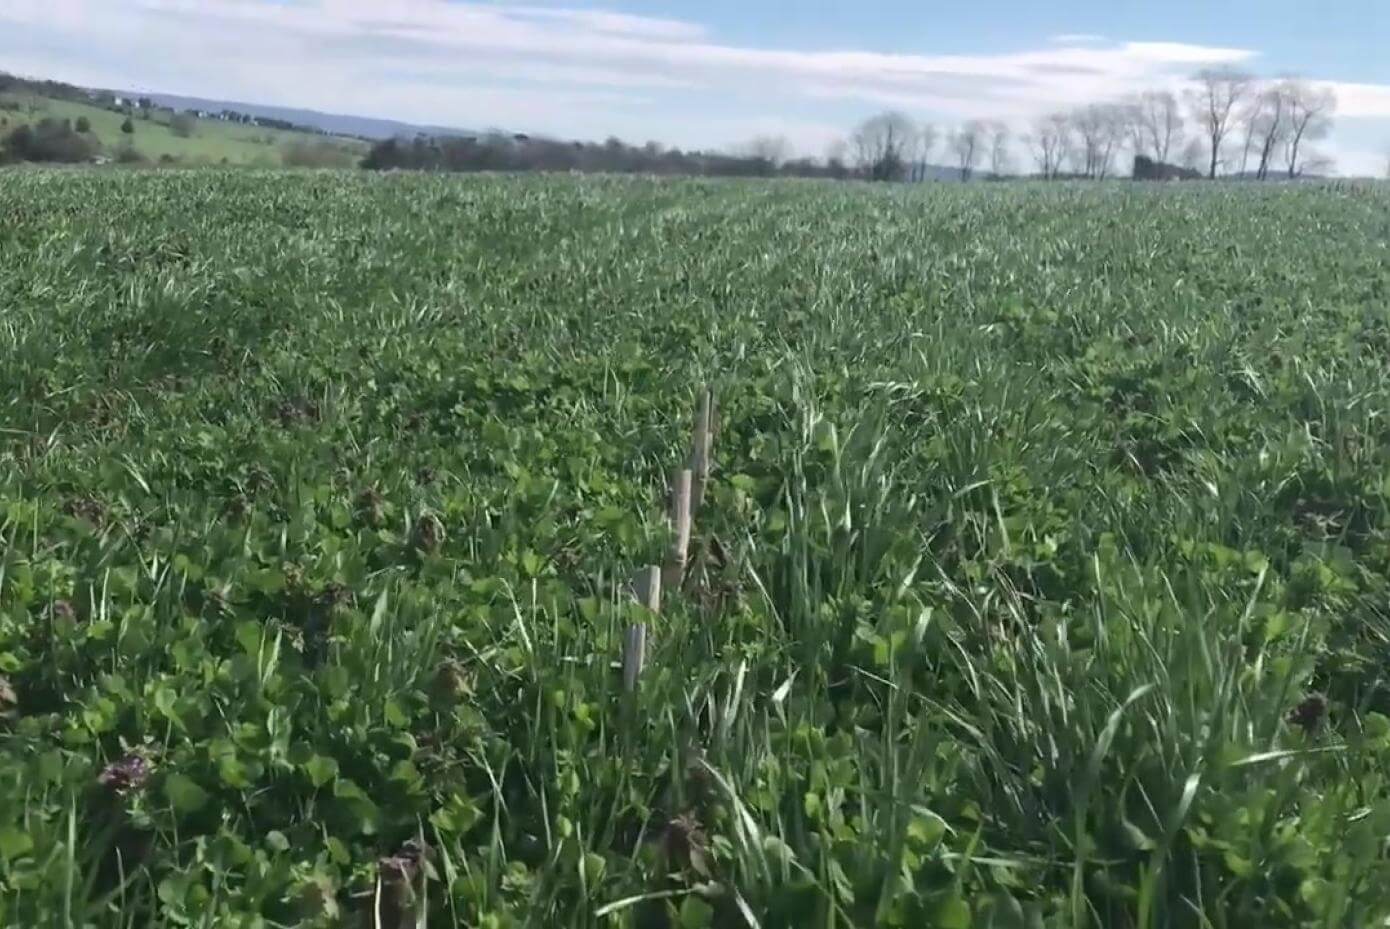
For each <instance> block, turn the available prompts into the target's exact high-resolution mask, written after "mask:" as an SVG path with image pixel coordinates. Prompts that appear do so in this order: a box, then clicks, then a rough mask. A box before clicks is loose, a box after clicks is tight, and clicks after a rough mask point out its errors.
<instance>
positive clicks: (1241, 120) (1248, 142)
mask: <svg viewBox="0 0 1390 929" xmlns="http://www.w3.org/2000/svg"><path fill="white" fill-rule="evenodd" d="M1263 96H1264V93H1263V92H1262V91H1258V92H1255V93H1254V94H1253V95H1251V96H1250V97H1249V98H1248V99H1247V100H1246V101H1245V103H1244V104H1242V105H1241V106H1239V107H1238V108H1237V109H1236V111H1235V112H1234V113H1233V114H1231V123H1232V127H1233V128H1234V127H1236V126H1241V127H1244V129H1245V132H1244V134H1243V141H1242V143H1241V147H1240V170H1239V171H1237V172H1236V173H1237V174H1239V175H1242V176H1244V175H1245V173H1246V172H1247V171H1248V170H1249V168H1250V153H1251V152H1252V151H1254V150H1255V137H1256V136H1257V135H1258V134H1259V124H1260V109H1261V102H1262V98H1263Z"/></svg>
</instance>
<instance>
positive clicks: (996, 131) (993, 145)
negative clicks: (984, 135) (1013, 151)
mask: <svg viewBox="0 0 1390 929" xmlns="http://www.w3.org/2000/svg"><path fill="white" fill-rule="evenodd" d="M988 131H989V173H990V174H992V175H993V176H995V177H1003V176H1004V175H1005V174H1007V173H1008V171H1009V127H1008V126H1007V125H1006V124H1004V123H1001V122H992V123H990V124H989V128H988Z"/></svg>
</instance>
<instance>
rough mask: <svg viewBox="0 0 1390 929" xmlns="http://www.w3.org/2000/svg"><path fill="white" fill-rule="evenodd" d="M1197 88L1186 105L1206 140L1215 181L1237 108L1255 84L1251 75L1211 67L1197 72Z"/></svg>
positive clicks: (1191, 92) (1192, 91)
mask: <svg viewBox="0 0 1390 929" xmlns="http://www.w3.org/2000/svg"><path fill="white" fill-rule="evenodd" d="M1195 80H1196V84H1197V86H1196V87H1193V88H1191V89H1189V90H1188V91H1187V105H1188V108H1189V109H1190V110H1191V112H1192V120H1193V122H1195V123H1196V124H1197V125H1198V127H1200V129H1201V131H1202V134H1203V135H1204V136H1205V137H1206V141H1207V144H1208V152H1209V154H1210V162H1209V164H1208V168H1207V177H1209V178H1211V179H1212V180H1215V179H1216V167H1217V165H1218V164H1220V163H1221V145H1222V143H1223V142H1225V140H1226V135H1227V133H1229V132H1230V130H1231V124H1232V121H1233V120H1232V117H1233V116H1234V114H1235V113H1236V110H1237V107H1239V105H1240V104H1241V102H1242V101H1244V100H1245V99H1246V98H1247V97H1248V96H1249V95H1250V88H1251V85H1252V83H1253V81H1252V78H1251V77H1250V75H1249V74H1246V73H1245V72H1244V71H1237V70H1235V69H1234V68H1209V69H1207V70H1205V71H1200V72H1198V73H1197V76H1196V78H1195Z"/></svg>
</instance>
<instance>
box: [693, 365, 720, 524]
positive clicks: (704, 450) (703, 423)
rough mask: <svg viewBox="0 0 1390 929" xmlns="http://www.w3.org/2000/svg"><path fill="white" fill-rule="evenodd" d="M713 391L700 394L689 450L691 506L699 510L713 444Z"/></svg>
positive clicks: (703, 496)
mask: <svg viewBox="0 0 1390 929" xmlns="http://www.w3.org/2000/svg"><path fill="white" fill-rule="evenodd" d="M713 426H714V391H712V390H710V389H709V388H708V387H706V388H705V389H704V390H703V391H702V392H701V393H700V407H699V410H698V411H697V412H696V414H695V438H694V441H693V443H692V447H691V450H690V470H691V471H693V472H694V475H695V483H694V488H693V494H692V497H693V499H692V506H693V508H694V509H695V510H699V509H700V507H701V506H703V505H704V503H705V490H706V488H707V487H708V486H709V472H710V456H711V454H712V452H713V443H714V429H713Z"/></svg>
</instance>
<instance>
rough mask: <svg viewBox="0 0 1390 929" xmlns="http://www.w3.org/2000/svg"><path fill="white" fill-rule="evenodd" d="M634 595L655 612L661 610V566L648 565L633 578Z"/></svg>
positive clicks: (639, 601)
mask: <svg viewBox="0 0 1390 929" xmlns="http://www.w3.org/2000/svg"><path fill="white" fill-rule="evenodd" d="M632 595H633V596H634V597H636V598H637V602H638V603H640V604H642V605H643V606H645V607H646V608H647V609H649V610H651V611H652V612H653V613H660V612H661V568H659V567H657V566H656V565H648V566H647V567H645V568H640V569H638V571H637V574H636V575H634V576H633V578H632Z"/></svg>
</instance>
